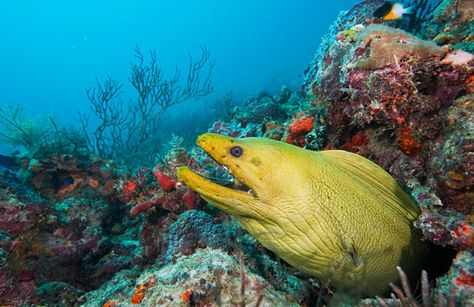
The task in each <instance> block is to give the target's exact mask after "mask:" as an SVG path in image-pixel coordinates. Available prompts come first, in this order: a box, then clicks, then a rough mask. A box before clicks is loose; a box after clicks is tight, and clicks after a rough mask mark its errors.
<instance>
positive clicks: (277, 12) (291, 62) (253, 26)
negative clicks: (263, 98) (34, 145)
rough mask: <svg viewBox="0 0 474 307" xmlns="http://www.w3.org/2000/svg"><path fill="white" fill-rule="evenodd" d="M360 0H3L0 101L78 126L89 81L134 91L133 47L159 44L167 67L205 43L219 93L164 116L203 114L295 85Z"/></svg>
mask: <svg viewBox="0 0 474 307" xmlns="http://www.w3.org/2000/svg"><path fill="white" fill-rule="evenodd" d="M354 3H355V1H353V0H341V1H332V2H321V1H309V0H301V1H297V2H294V3H290V2H288V1H270V0H261V1H250V0H243V1H227V0H225V1H209V0H207V1H189V0H188V1H182V0H181V1H151V0H142V1H124V0H119V1H112V0H105V1H93V0H85V1H59V0H46V1H27V0H5V1H2V3H1V5H0V31H1V34H2V35H1V40H2V44H1V45H2V48H0V66H1V70H0V105H6V104H14V105H15V104H22V105H24V106H25V112H26V113H31V114H35V115H43V116H50V115H54V116H55V118H56V120H58V121H60V122H61V124H66V125H69V124H72V125H74V124H76V123H77V122H78V116H77V112H90V108H89V104H88V100H87V97H86V93H85V89H86V88H88V87H91V86H94V85H95V78H99V79H100V80H104V79H105V78H106V77H107V76H112V77H113V78H114V79H115V80H117V81H118V82H119V83H123V84H124V88H123V94H122V98H123V99H125V100H128V99H134V97H135V95H134V93H133V91H132V89H131V87H130V85H129V82H128V79H129V76H130V63H131V62H132V61H133V60H134V57H133V52H134V49H135V47H136V46H139V47H140V48H141V50H142V51H143V52H144V53H145V54H146V52H147V51H148V50H155V51H156V53H157V56H158V62H159V65H160V67H162V68H163V69H164V71H165V73H167V74H169V75H172V74H173V73H174V69H175V67H176V66H178V67H180V68H181V69H186V67H187V65H188V54H192V55H194V56H195V57H199V52H200V46H201V45H204V46H207V48H208V49H209V51H210V53H211V58H212V60H213V61H214V62H215V66H214V71H213V74H212V82H213V85H214V91H213V93H212V94H211V95H209V96H207V97H205V98H204V99H201V100H200V101H198V102H196V101H187V102H186V103H184V104H182V105H181V106H178V107H176V108H175V109H174V111H176V112H178V116H173V114H172V113H170V114H169V116H168V118H176V117H177V118H178V119H179V111H180V107H183V108H185V109H186V111H189V109H195V111H196V113H200V112H201V111H202V112H204V114H207V113H208V112H209V110H208V108H209V107H208V104H206V103H207V102H211V101H214V100H216V99H219V98H220V97H222V96H223V95H225V94H226V93H228V92H229V91H232V95H233V97H234V98H235V99H237V100H238V99H242V98H244V97H247V96H249V95H255V94H257V93H258V92H260V91H262V90H266V91H270V92H275V91H279V89H280V87H281V86H282V85H283V84H286V85H288V86H291V87H293V88H298V87H299V86H300V84H301V80H302V73H303V71H304V69H305V68H306V66H307V64H308V62H309V61H310V59H311V57H312V55H313V54H314V52H315V50H316V49H317V47H318V45H319V44H320V39H321V37H322V36H323V35H324V34H325V32H326V30H327V29H328V27H329V25H330V24H331V23H332V22H333V21H334V19H335V18H336V16H337V15H338V13H339V11H340V10H342V9H349V8H350V7H351V6H352V5H353V4H354ZM171 111H172V112H173V110H171ZM190 124H191V123H190ZM179 125H182V123H180V124H179ZM173 126H176V125H174V124H170V125H168V127H170V129H172V128H173ZM181 128H182V127H181Z"/></svg>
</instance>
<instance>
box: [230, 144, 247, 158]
mask: <svg viewBox="0 0 474 307" xmlns="http://www.w3.org/2000/svg"><path fill="white" fill-rule="evenodd" d="M243 153H244V150H243V149H242V147H240V146H234V147H232V148H231V149H230V154H231V155H232V156H234V157H236V158H238V157H240V156H241V155H242V154H243Z"/></svg>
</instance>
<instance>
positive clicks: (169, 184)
mask: <svg viewBox="0 0 474 307" xmlns="http://www.w3.org/2000/svg"><path fill="white" fill-rule="evenodd" d="M153 174H154V175H155V177H156V179H157V180H158V182H159V183H160V186H161V189H162V190H163V192H171V191H173V190H174V189H175V188H176V184H177V183H178V182H177V181H176V180H174V179H172V178H171V177H169V176H167V175H166V174H165V173H163V172H162V171H160V170H159V169H157V168H155V169H154V170H153Z"/></svg>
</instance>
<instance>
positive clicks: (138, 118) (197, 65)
mask: <svg viewBox="0 0 474 307" xmlns="http://www.w3.org/2000/svg"><path fill="white" fill-rule="evenodd" d="M201 52H202V54H201V57H200V58H199V59H197V60H196V59H193V58H192V57H191V56H190V60H189V66H188V70H187V75H186V77H185V80H183V82H182V83H181V82H180V80H181V72H180V70H178V69H176V70H175V73H174V75H173V76H172V77H170V78H165V76H164V72H163V71H162V69H161V68H160V66H159V65H158V60H157V56H156V53H155V52H154V51H151V52H150V56H149V59H146V57H145V56H144V55H143V53H142V52H141V50H140V49H139V48H138V47H137V48H136V49H135V58H136V59H137V61H136V62H134V63H132V64H131V75H130V83H131V85H132V87H133V88H134V89H135V91H136V95H137V97H136V99H134V100H131V101H130V103H128V104H125V103H124V102H123V100H121V97H120V94H121V89H122V84H119V83H118V82H117V81H115V80H113V79H112V78H110V77H109V78H108V79H106V80H105V81H104V82H100V81H97V84H96V86H95V87H92V88H89V89H87V91H86V93H87V98H88V99H89V102H90V105H91V109H92V112H93V114H94V115H95V116H96V118H97V120H98V123H97V125H96V126H95V128H92V131H90V130H91V129H90V121H89V119H88V118H87V117H86V116H84V115H82V116H81V123H82V129H83V132H84V135H85V136H86V137H87V140H88V145H89V149H90V152H91V153H95V154H98V155H99V156H101V157H103V158H108V159H116V160H119V161H122V162H125V163H127V164H129V165H137V164H142V163H143V162H144V161H143V159H147V158H146V157H149V156H154V155H156V154H157V153H158V151H159V148H160V147H161V145H162V144H161V143H160V142H159V140H158V139H157V137H158V134H157V131H158V129H159V128H160V125H161V123H162V119H163V116H164V114H165V112H166V111H167V110H168V109H169V108H170V107H171V106H173V105H176V104H179V103H182V102H184V101H186V100H190V99H194V98H199V97H203V96H206V95H208V94H210V93H211V92H212V90H213V87H212V84H211V72H212V67H213V64H212V63H211V62H210V54H209V51H208V49H207V48H205V47H202V48H201Z"/></svg>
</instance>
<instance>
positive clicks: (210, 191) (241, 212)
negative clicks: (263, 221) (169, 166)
mask: <svg viewBox="0 0 474 307" xmlns="http://www.w3.org/2000/svg"><path fill="white" fill-rule="evenodd" d="M177 176H178V180H179V181H181V182H183V183H184V184H185V185H186V186H188V187H189V188H190V189H192V190H193V191H195V192H197V193H199V194H200V195H201V196H202V197H203V198H204V199H205V200H207V201H209V202H211V203H212V204H213V205H214V206H216V207H217V208H219V209H221V210H222V211H224V212H226V213H229V214H231V215H234V216H241V217H245V216H253V215H254V210H252V209H253V208H252V204H255V203H256V201H257V197H256V196H255V194H254V193H253V192H252V191H251V190H250V191H248V192H245V191H240V190H235V189H231V188H228V187H224V186H221V185H219V184H216V183H214V182H212V181H210V180H208V179H206V178H204V177H203V176H201V175H199V174H196V173H195V172H193V171H191V170H190V169H189V168H188V167H186V166H183V167H180V168H178V170H177Z"/></svg>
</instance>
